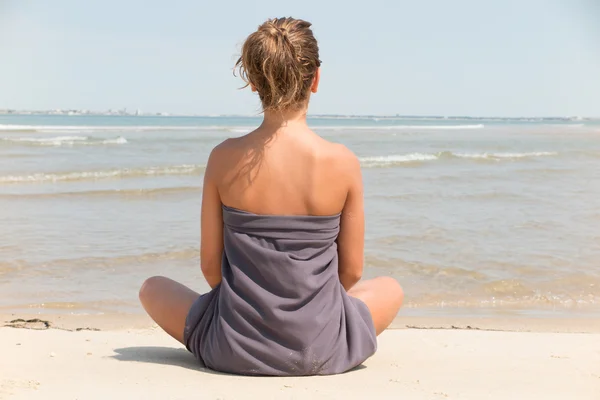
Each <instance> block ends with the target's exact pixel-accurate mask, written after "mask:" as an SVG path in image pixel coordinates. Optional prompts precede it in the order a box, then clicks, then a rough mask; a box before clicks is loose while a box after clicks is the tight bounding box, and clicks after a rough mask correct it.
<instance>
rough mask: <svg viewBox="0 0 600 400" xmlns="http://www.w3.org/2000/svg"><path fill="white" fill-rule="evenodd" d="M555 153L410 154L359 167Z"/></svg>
mask: <svg viewBox="0 0 600 400" xmlns="http://www.w3.org/2000/svg"><path fill="white" fill-rule="evenodd" d="M556 155H558V153H556V152H548V151H537V152H525V153H453V152H451V151H443V152H439V153H431V154H429V153H410V154H397V155H389V156H373V157H360V158H359V160H360V162H361V165H362V166H363V167H365V168H377V167H393V166H395V165H407V164H418V163H423V162H427V161H437V160H444V159H473V160H488V161H502V160H514V159H524V158H537V157H550V156H556Z"/></svg>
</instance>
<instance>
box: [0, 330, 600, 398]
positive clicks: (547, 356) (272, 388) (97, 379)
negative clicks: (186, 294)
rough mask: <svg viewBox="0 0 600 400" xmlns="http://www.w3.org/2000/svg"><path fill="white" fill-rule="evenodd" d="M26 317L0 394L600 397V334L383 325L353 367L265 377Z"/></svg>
mask: <svg viewBox="0 0 600 400" xmlns="http://www.w3.org/2000/svg"><path fill="white" fill-rule="evenodd" d="M26 325H27V324H26ZM29 325H30V328H38V329H39V330H38V329H18V328H12V327H3V328H0V354H2V358H1V359H2V361H1V362H0V399H11V400H13V399H14V400H19V399H27V400H29V399H31V400H35V399H44V400H52V399H89V400H93V399H107V398H111V399H135V398H144V399H190V398H194V399H309V398H318V399H509V398H514V399H545V400H549V399H583V400H587V399H589V400H598V399H600V334H599V333H557V332H523V331H521V332H514V331H491V330H490V331H486V330H479V329H477V328H476V327H471V329H392V330H388V331H386V332H384V333H383V334H382V335H381V336H380V337H379V349H378V351H377V353H376V354H375V356H373V357H372V358H370V359H369V360H367V361H366V362H365V363H364V365H363V366H361V367H359V368H357V369H356V370H353V371H351V372H348V373H346V374H342V375H336V376H326V377H293V378H272V377H242V376H233V375H226V374H220V373H216V372H212V371H209V370H205V369H202V368H200V367H199V365H198V364H197V363H196V361H195V359H194V358H193V356H192V355H191V354H189V353H188V352H187V351H186V350H185V349H184V348H183V346H181V345H180V344H179V343H177V342H176V341H175V340H173V339H171V338H170V337H168V336H167V335H166V334H164V333H163V332H162V331H161V330H160V329H158V328H157V327H155V326H154V327H151V328H142V329H140V328H136V329H113V330H103V331H99V330H98V331H96V330H89V329H90V328H85V329H84V330H80V331H77V330H66V329H52V328H50V329H45V325H44V324H42V323H37V324H29ZM63 325H64V324H63ZM67 325H68V324H67ZM82 326H88V325H82ZM423 326H424V327H426V326H427V324H424V325H423ZM431 326H433V325H431ZM71 327H74V325H72V326H71ZM91 329H95V328H91Z"/></svg>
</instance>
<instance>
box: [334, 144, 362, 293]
mask: <svg viewBox="0 0 600 400" xmlns="http://www.w3.org/2000/svg"><path fill="white" fill-rule="evenodd" d="M344 164H345V168H347V169H346V170H345V174H346V178H347V181H348V182H349V187H348V194H347V196H346V202H345V203H344V208H343V210H342V217H341V222H340V234H339V236H338V240H337V244H338V257H339V267H338V274H339V276H340V282H341V283H342V286H344V289H346V291H348V290H350V288H351V287H352V286H354V285H355V284H356V282H358V281H359V280H360V278H361V276H362V272H363V263H364V247H365V210H364V199H363V183H362V173H361V170H360V162H359V161H358V159H357V158H356V156H355V155H354V154H351V156H350V157H348V160H347V161H346V162H345V163H344Z"/></svg>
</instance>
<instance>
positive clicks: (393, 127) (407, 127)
mask: <svg viewBox="0 0 600 400" xmlns="http://www.w3.org/2000/svg"><path fill="white" fill-rule="evenodd" d="M312 128H313V129H314V130H334V131H342V130H361V131H363V130H364V131H393V130H465V129H483V128H485V125H483V124H473V125H373V126H359V125H352V126H344V125H338V126H326V125H325V126H314V127H312Z"/></svg>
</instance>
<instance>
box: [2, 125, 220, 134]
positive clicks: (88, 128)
mask: <svg viewBox="0 0 600 400" xmlns="http://www.w3.org/2000/svg"><path fill="white" fill-rule="evenodd" d="M224 129H227V127H222V126H176V125H175V126H171V125H165V126H152V125H149V126H141V125H140V126H138V125H130V126H127V125H125V126H116V125H112V126H102V125H0V131H7V132H55V133H56V132H145V131H173V130H176V131H180V130H183V131H190V130H224Z"/></svg>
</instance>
